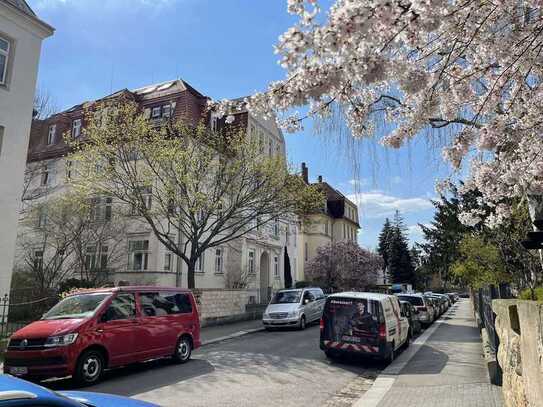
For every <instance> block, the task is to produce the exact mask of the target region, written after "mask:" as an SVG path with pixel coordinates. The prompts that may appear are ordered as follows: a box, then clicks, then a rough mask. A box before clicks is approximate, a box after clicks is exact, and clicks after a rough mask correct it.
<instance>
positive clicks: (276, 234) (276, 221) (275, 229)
mask: <svg viewBox="0 0 543 407" xmlns="http://www.w3.org/2000/svg"><path fill="white" fill-rule="evenodd" d="M273 236H274V237H276V238H277V237H279V219H277V218H275V219H274V220H273Z"/></svg>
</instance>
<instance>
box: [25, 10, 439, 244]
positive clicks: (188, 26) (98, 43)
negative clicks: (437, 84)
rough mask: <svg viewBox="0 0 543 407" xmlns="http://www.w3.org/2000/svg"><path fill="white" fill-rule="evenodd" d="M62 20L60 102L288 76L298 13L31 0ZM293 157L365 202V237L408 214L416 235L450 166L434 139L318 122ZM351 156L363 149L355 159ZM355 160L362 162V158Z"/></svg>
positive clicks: (54, 86) (50, 89)
mask: <svg viewBox="0 0 543 407" xmlns="http://www.w3.org/2000/svg"><path fill="white" fill-rule="evenodd" d="M28 2H29V4H30V5H31V7H33V9H34V10H35V11H36V13H37V14H38V15H39V16H40V18H42V19H43V20H45V21H46V22H48V23H49V24H51V25H53V26H54V27H55V28H56V33H55V35H54V36H53V37H52V38H50V39H48V40H47V41H46V42H45V44H44V47H43V51H42V59H41V64H40V74H39V80H38V82H39V87H40V89H41V90H42V91H45V92H47V93H49V94H50V95H51V97H52V98H53V100H54V102H55V104H56V106H57V107H58V108H61V109H62V108H66V107H69V106H71V105H74V104H77V103H80V102H82V101H84V100H92V99H95V98H98V97H100V96H103V95H105V94H108V93H110V91H112V90H113V91H114V90H118V89H122V88H128V89H133V88H137V87H141V86H143V85H146V84H151V83H156V82H162V81H166V80H170V79H173V78H177V77H181V78H183V79H184V80H186V81H187V82H189V83H190V84H191V85H192V86H194V87H195V88H196V89H198V90H199V91H201V92H202V93H204V94H206V95H208V96H211V97H213V98H233V97H239V96H243V95H247V94H250V93H251V92H254V91H255V90H263V89H264V88H265V86H266V83H267V82H268V81H270V80H276V79H281V78H282V77H283V74H284V72H283V70H282V69H281V68H280V67H279V66H278V65H277V62H276V61H277V58H276V56H275V55H274V53H273V45H274V44H275V43H276V41H277V38H278V36H279V35H280V34H282V33H283V32H284V31H285V30H286V29H287V28H288V27H289V26H291V25H292V24H293V22H294V21H295V20H294V18H293V17H292V16H290V15H289V14H287V12H286V0H273V1H255V0H228V1H219V0H28ZM285 136H286V141H287V152H288V157H289V160H290V161H291V162H292V163H293V165H296V166H299V164H300V163H301V162H302V161H305V162H306V163H307V164H308V166H309V170H310V177H311V178H316V177H317V175H322V176H323V177H324V179H325V180H326V181H328V182H329V183H330V184H331V185H333V186H335V187H337V188H338V189H340V190H341V191H342V192H343V193H344V194H346V195H349V196H350V197H351V199H353V200H355V201H356V202H357V203H358V204H359V212H360V220H361V225H362V230H361V232H360V235H359V241H360V243H361V244H362V245H364V246H366V247H370V248H373V247H375V245H376V241H377V235H378V233H379V231H380V229H381V226H382V224H383V222H384V219H385V217H387V216H388V217H391V216H393V214H394V211H395V210H396V209H398V210H400V211H401V212H402V214H403V215H404V217H405V220H406V224H407V226H408V227H409V230H410V238H411V240H412V241H415V240H418V239H420V231H419V230H418V228H417V226H416V225H417V224H418V223H428V222H429V221H430V220H431V218H432V215H433V209H432V205H431V204H430V202H429V199H431V198H434V197H435V192H434V183H435V181H436V179H438V178H441V177H443V176H446V175H448V173H449V169H448V168H447V166H446V165H445V164H443V163H441V162H440V153H439V151H438V149H437V148H436V147H431V145H433V144H435V142H436V141H435V140H434V139H430V138H427V137H425V136H423V137H421V138H419V139H418V140H417V141H416V142H414V143H413V144H412V145H410V146H408V147H405V148H402V149H400V150H397V151H393V150H387V149H384V148H382V147H380V146H379V144H378V143H377V142H376V141H375V140H367V141H365V142H363V143H360V144H359V145H346V143H343V144H341V145H339V144H338V143H337V142H336V141H335V140H336V138H337V132H336V131H329V132H326V131H324V132H321V133H320V134H318V135H315V132H314V131H313V126H312V123H307V125H306V129H305V131H303V132H300V133H298V134H294V135H289V134H286V135H285ZM353 157H354V158H355V159H353ZM354 163H356V164H357V165H354Z"/></svg>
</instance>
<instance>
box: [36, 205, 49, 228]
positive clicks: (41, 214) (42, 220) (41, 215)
mask: <svg viewBox="0 0 543 407" xmlns="http://www.w3.org/2000/svg"><path fill="white" fill-rule="evenodd" d="M45 225H47V208H46V207H45V206H40V207H38V219H37V222H36V226H37V227H38V228H43V227H45Z"/></svg>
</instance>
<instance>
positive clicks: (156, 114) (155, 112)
mask: <svg viewBox="0 0 543 407" xmlns="http://www.w3.org/2000/svg"><path fill="white" fill-rule="evenodd" d="M160 115H161V109H160V106H156V107H153V109H152V110H151V119H158V118H160Z"/></svg>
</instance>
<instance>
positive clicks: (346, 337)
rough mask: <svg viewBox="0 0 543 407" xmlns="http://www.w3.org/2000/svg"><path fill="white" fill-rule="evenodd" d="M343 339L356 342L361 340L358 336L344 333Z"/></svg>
mask: <svg viewBox="0 0 543 407" xmlns="http://www.w3.org/2000/svg"><path fill="white" fill-rule="evenodd" d="M341 340H342V341H343V342H354V343H359V342H360V338H357V337H356V336H349V335H343V336H342V337H341Z"/></svg>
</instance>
